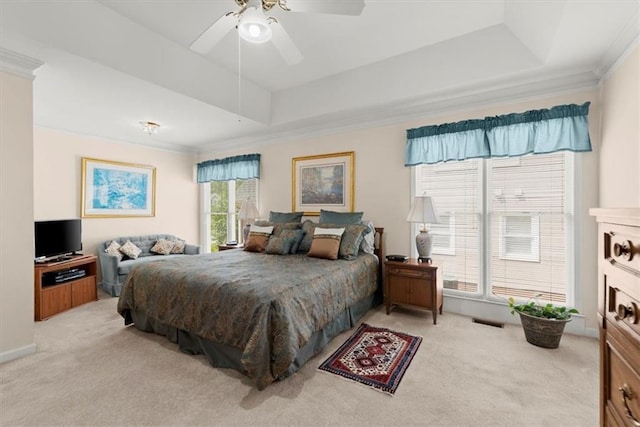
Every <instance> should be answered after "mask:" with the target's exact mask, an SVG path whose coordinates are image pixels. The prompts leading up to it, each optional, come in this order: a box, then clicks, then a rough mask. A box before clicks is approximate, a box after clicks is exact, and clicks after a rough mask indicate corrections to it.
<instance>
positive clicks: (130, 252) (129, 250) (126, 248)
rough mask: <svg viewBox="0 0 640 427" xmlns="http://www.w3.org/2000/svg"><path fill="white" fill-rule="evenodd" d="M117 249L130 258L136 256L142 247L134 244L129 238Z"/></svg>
mask: <svg viewBox="0 0 640 427" xmlns="http://www.w3.org/2000/svg"><path fill="white" fill-rule="evenodd" d="M118 250H119V251H120V252H122V253H123V254H125V255H126V256H128V257H129V258H131V259H136V258H138V255H140V253H141V252H142V249H140V248H139V247H137V246H136V245H134V244H133V243H132V242H131V240H127V241H126V242H125V243H124V245H122V246H120V249H118Z"/></svg>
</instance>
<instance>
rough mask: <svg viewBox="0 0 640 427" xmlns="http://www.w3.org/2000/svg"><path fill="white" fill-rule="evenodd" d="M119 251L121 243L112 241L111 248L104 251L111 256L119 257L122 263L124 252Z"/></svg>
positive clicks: (108, 247)
mask: <svg viewBox="0 0 640 427" xmlns="http://www.w3.org/2000/svg"><path fill="white" fill-rule="evenodd" d="M119 249H120V243H118V242H116V241H115V240H112V241H111V243H109V246H107V249H105V250H104V251H105V252H106V253H108V254H109V255H112V256H116V257H118V261H120V260H122V252H120V251H119Z"/></svg>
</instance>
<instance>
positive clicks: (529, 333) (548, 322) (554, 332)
mask: <svg viewBox="0 0 640 427" xmlns="http://www.w3.org/2000/svg"><path fill="white" fill-rule="evenodd" d="M518 314H519V315H520V321H521V322H522V328H523V329H524V336H525V338H526V339H527V341H528V342H529V343H531V344H533V345H537V346H538V347H544V348H558V345H559V344H560V339H561V338H562V333H563V332H564V325H566V324H567V323H568V322H570V321H571V318H569V319H565V320H558V319H546V318H544V317H536V316H531V315H529V314H526V313H523V312H520V311H518Z"/></svg>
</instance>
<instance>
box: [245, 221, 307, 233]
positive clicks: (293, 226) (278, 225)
mask: <svg viewBox="0 0 640 427" xmlns="http://www.w3.org/2000/svg"><path fill="white" fill-rule="evenodd" d="M254 224H255V225H257V226H260V227H269V226H270V225H272V226H273V233H271V234H272V235H273V236H279V235H280V233H282V231H283V230H298V229H301V228H302V223H300V222H271V221H256V222H255V223H254Z"/></svg>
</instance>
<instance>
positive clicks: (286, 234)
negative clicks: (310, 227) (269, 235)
mask: <svg viewBox="0 0 640 427" xmlns="http://www.w3.org/2000/svg"><path fill="white" fill-rule="evenodd" d="M280 237H282V238H284V239H291V248H290V249H289V253H290V254H295V253H296V252H298V246H300V242H301V241H302V238H303V237H304V231H302V230H301V229H294V230H292V229H285V230H282V231H281V232H280Z"/></svg>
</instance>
